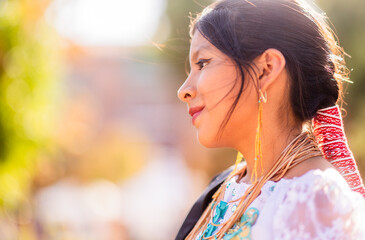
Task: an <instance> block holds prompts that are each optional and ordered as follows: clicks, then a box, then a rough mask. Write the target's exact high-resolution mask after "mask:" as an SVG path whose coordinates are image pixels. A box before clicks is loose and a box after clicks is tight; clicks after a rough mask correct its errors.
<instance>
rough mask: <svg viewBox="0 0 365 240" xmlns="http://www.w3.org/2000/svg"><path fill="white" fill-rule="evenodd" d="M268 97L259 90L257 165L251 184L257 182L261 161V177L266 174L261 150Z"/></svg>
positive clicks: (256, 144) (256, 142) (256, 139)
mask: <svg viewBox="0 0 365 240" xmlns="http://www.w3.org/2000/svg"><path fill="white" fill-rule="evenodd" d="M266 101H267V95H266V91H265V95H264V94H263V93H262V91H261V89H259V101H258V103H259V114H258V119H257V128H256V138H255V165H254V169H253V171H252V174H251V183H256V182H257V176H258V174H257V162H258V161H260V165H261V175H262V174H263V172H264V168H263V165H262V149H261V141H262V138H261V136H262V110H263V103H266Z"/></svg>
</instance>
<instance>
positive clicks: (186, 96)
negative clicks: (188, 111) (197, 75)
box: [177, 81, 196, 102]
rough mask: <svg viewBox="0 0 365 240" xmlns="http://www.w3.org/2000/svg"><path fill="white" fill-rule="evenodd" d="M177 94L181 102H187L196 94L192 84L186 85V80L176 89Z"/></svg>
mask: <svg viewBox="0 0 365 240" xmlns="http://www.w3.org/2000/svg"><path fill="white" fill-rule="evenodd" d="M177 96H178V97H179V99H180V100H181V101H183V102H189V101H190V99H192V98H194V97H195V96H196V90H195V88H194V87H193V86H191V85H188V84H187V81H185V82H184V84H183V85H181V87H180V88H179V90H178V91H177Z"/></svg>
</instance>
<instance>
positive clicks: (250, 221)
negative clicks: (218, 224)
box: [223, 207, 259, 240]
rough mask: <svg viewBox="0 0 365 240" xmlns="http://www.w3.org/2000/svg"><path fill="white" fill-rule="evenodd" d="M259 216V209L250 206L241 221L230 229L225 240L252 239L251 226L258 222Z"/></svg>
mask: <svg viewBox="0 0 365 240" xmlns="http://www.w3.org/2000/svg"><path fill="white" fill-rule="evenodd" d="M258 216H259V210H257V208H253V207H251V208H249V209H247V210H246V212H245V214H243V215H242V217H241V220H240V222H238V223H236V224H235V225H234V226H233V228H232V229H230V230H229V231H228V232H227V233H226V234H225V236H224V237H223V240H242V239H251V228H252V226H253V225H254V224H255V223H256V220H257V217H258Z"/></svg>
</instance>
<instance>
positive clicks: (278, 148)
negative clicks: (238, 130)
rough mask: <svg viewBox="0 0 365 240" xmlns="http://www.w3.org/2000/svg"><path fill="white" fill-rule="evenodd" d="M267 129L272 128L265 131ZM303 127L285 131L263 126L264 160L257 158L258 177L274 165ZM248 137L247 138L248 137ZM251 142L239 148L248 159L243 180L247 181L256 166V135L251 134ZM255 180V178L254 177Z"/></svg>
mask: <svg viewBox="0 0 365 240" xmlns="http://www.w3.org/2000/svg"><path fill="white" fill-rule="evenodd" d="M265 129H270V130H269V131H265ZM301 132H302V130H301V129H296V130H293V131H283V130H281V129H279V128H278V127H276V128H270V127H267V128H263V134H262V141H261V150H262V161H260V160H257V163H256V164H257V179H259V178H260V177H262V176H263V175H265V174H266V173H268V172H269V171H270V170H271V168H272V167H273V166H274V164H275V163H276V161H277V160H278V158H279V157H280V154H281V153H282V151H283V150H284V149H285V148H286V147H287V146H288V144H289V143H290V142H291V141H292V140H293V139H294V138H295V137H296V136H298V135H299V134H300V133H301ZM246 139H247V138H246ZM249 139H250V143H249V144H247V141H245V143H244V144H243V143H242V144H241V145H240V146H238V147H237V149H238V150H239V151H240V152H241V153H242V154H243V156H244V159H245V160H246V163H247V166H246V174H245V176H244V177H243V179H242V181H243V182H246V183H252V182H251V176H252V173H253V171H254V168H255V136H254V135H253V136H251V137H250V138H249ZM253 180H254V179H253Z"/></svg>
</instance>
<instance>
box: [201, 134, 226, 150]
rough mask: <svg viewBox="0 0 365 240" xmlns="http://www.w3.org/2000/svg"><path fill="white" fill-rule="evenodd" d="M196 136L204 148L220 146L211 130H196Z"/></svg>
mask: <svg viewBox="0 0 365 240" xmlns="http://www.w3.org/2000/svg"><path fill="white" fill-rule="evenodd" d="M197 137H198V141H199V143H200V145H202V146H204V147H206V148H218V147H222V146H221V144H220V141H218V139H217V138H216V136H215V135H213V134H212V133H211V132H209V134H206V133H203V132H201V131H198V133H197Z"/></svg>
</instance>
